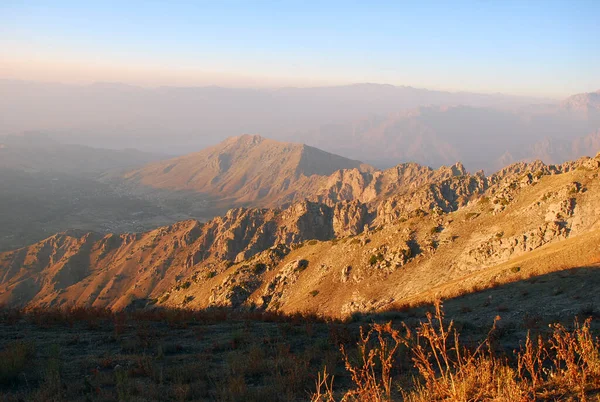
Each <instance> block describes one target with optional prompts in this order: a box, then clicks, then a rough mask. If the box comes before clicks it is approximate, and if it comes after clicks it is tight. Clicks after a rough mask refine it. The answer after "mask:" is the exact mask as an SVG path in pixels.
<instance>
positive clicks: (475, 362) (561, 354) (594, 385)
mask: <svg viewBox="0 0 600 402" xmlns="http://www.w3.org/2000/svg"><path fill="white" fill-rule="evenodd" d="M497 319H499V318H497ZM494 329H495V322H494V326H493V327H492V330H491V331H490V334H488V337H486V339H485V340H484V341H483V342H482V343H480V344H479V345H478V346H477V347H476V348H467V347H464V346H463V345H461V343H460V339H459V333H458V331H456V329H455V328H454V323H453V322H452V321H450V322H449V323H447V322H446V321H445V319H444V313H443V310H442V308H441V303H439V302H437V303H436V310H435V314H428V315H427V320H426V321H425V322H422V323H421V324H420V325H419V327H418V329H417V331H416V336H413V334H412V333H411V331H409V330H408V328H407V327H406V326H403V328H402V330H398V329H394V328H393V327H392V325H391V323H389V324H387V325H378V324H373V325H371V327H370V329H369V331H368V332H366V334H365V332H364V331H362V332H361V339H360V341H359V342H358V351H359V355H360V357H361V358H360V359H359V363H358V364H352V363H351V359H350V358H349V355H348V353H347V352H346V350H345V349H344V348H343V347H341V352H342V355H343V358H344V361H345V365H346V369H347V370H348V371H349V373H350V375H351V378H352V382H353V386H352V387H350V389H347V390H346V391H344V392H342V393H341V395H339V398H337V399H336V396H335V395H336V393H335V392H334V389H333V377H330V376H329V375H328V374H327V372H326V371H324V372H323V374H322V375H321V374H319V377H318V381H317V390H316V392H315V393H314V394H313V398H312V400H313V401H315V402H316V401H328V402H333V401H336V400H340V401H373V402H379V401H391V400H397V399H402V400H405V401H412V402H426V401H492V400H493V401H506V402H509V401H524V402H525V401H538V400H580V401H587V400H590V399H589V398H590V397H591V395H595V394H596V393H597V392H598V391H599V390H600V353H599V350H600V343H599V341H598V339H597V338H594V337H593V336H592V334H591V332H590V320H586V321H585V322H584V323H583V324H579V323H578V322H576V323H575V327H574V329H573V330H572V331H569V330H568V329H567V328H565V327H564V326H562V325H560V324H555V325H553V326H552V329H553V331H552V334H551V336H550V337H549V338H548V339H546V340H544V339H542V337H539V338H537V339H531V337H530V336H529V335H528V336H527V339H526V340H525V344H524V346H523V347H522V348H521V350H519V351H515V352H514V355H513V356H497V355H496V354H495V353H494V351H493V348H492V346H491V345H490V339H491V336H490V335H491V334H492V333H493V331H494ZM402 345H404V346H407V347H408V354H409V357H410V359H411V361H412V369H411V373H403V375H404V377H405V378H404V379H405V380H408V381H407V383H408V385H407V386H404V387H402V386H401V384H400V383H398V384H395V385H396V386H395V387H394V384H393V383H392V378H391V375H390V373H391V371H392V368H393V367H392V364H393V362H395V361H398V358H399V356H397V353H398V351H399V348H400V346H402ZM411 374H412V375H411ZM408 377H410V379H409V378H408ZM402 384H404V383H402Z"/></svg>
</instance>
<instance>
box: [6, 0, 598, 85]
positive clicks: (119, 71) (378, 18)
mask: <svg viewBox="0 0 600 402" xmlns="http://www.w3.org/2000/svg"><path fill="white" fill-rule="evenodd" d="M599 18H600V0H591V1H584V0H580V1H577V0H571V1H551V0H529V1H525V0H522V1H506V0H497V1H496V0H494V1H492V0H485V1H439V2H438V1H400V0H396V1H350V0H346V1H315V2H311V1H249V0H247V1H224V0H218V1H217V0H215V1H210V2H209V1H174V0H172V1H166V0H165V1H152V0H146V1H135V0H126V1H124V0H120V1H108V0H107V1H92V0H89V1H87V0H77V1H60V0H52V1H49V0H41V1H28V0H0V78H16V79H33V80H44V81H61V82H77V83H85V82H94V81H119V82H125V83H132V84H137V85H146V86H156V85H222V86H250V87H263V86H318V85H337V84H346V83H357V82H376V83H389V84H394V85H411V86H416V87H426V88H431V89H449V90H469V91H478V92H496V91H498V92H505V93H515V94H529V95H543V96H555V97H563V96H566V95H570V94H573V93H577V92H585V91H591V90H597V89H600V20H599Z"/></svg>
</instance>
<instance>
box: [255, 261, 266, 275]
mask: <svg viewBox="0 0 600 402" xmlns="http://www.w3.org/2000/svg"><path fill="white" fill-rule="evenodd" d="M266 270H267V264H265V263H262V262H257V263H256V264H254V268H252V272H253V273H254V274H255V275H258V274H262V273H263V272H265V271H266Z"/></svg>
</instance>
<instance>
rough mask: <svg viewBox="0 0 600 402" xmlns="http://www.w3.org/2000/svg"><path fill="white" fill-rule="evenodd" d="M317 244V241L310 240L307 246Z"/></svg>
mask: <svg viewBox="0 0 600 402" xmlns="http://www.w3.org/2000/svg"><path fill="white" fill-rule="evenodd" d="M317 243H318V241H317V240H310V241H309V242H308V245H309V246H314V245H315V244H317Z"/></svg>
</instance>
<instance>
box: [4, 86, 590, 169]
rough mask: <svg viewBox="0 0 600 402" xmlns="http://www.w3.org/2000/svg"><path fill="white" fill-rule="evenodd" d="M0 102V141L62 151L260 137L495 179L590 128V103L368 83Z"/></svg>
mask: <svg viewBox="0 0 600 402" xmlns="http://www.w3.org/2000/svg"><path fill="white" fill-rule="evenodd" d="M0 93H2V94H3V96H2V98H1V99H0V110H2V111H3V118H2V119H0V133H7V134H8V133H20V132H22V131H28V130H34V131H39V132H45V133H49V134H50V135H51V136H52V137H53V138H56V139H59V140H60V141H62V142H67V143H79V144H85V145H90V146H95V147H103V148H116V149H122V148H128V147H129V148H136V149H141V150H144V151H153V152H159V153H163V154H164V153H167V154H173V155H175V154H179V155H181V154H187V153H189V152H190V151H191V150H200V149H203V148H206V147H208V146H212V145H214V144H217V143H219V142H221V141H223V140H225V139H226V138H228V137H232V136H240V135H242V134H259V135H261V136H263V137H267V138H272V139H274V140H278V141H284V142H298V141H300V142H302V143H304V144H307V145H309V146H313V147H316V148H319V149H322V150H325V151H327V152H331V153H334V154H338V155H344V156H345V157H348V158H351V159H357V160H361V161H363V162H365V163H369V164H372V165H374V166H376V167H378V168H387V167H391V166H394V165H396V164H398V163H405V162H416V163H419V164H423V165H428V166H431V167H433V168H436V167H439V166H442V165H449V164H454V162H455V161H457V160H460V161H462V162H463V163H464V165H465V166H466V167H467V169H469V170H472V171H475V170H479V169H485V170H486V171H487V172H493V171H495V170H496V169H499V168H500V167H502V166H503V163H504V162H503V161H504V160H506V158H505V156H506V155H512V157H514V158H517V159H519V158H529V157H530V156H531V155H522V154H523V150H524V149H529V148H531V147H532V146H533V145H534V144H536V143H540V142H543V141H550V142H555V141H573V140H577V138H580V137H584V136H587V135H589V134H591V133H595V132H596V131H597V130H598V129H600V109H599V108H598V96H600V95H599V94H598V92H590V93H586V94H578V95H574V96H572V97H569V98H568V99H566V100H564V101H563V102H560V101H553V100H547V99H536V98H527V97H517V96H507V95H502V94H476V93H468V92H444V91H430V90H426V89H419V88H412V87H395V86H391V85H376V84H357V85H348V86H339V87H323V88H280V89H234V88H219V87H202V88H172V87H161V88H155V89H145V88H139V87H133V86H128V85H123V84H106V83H103V84H102V83H101V84H94V85H87V86H75V85H62V84H45V83H36V82H23V81H8V80H0ZM555 156H556V155H555ZM565 160H566V159H565Z"/></svg>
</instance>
